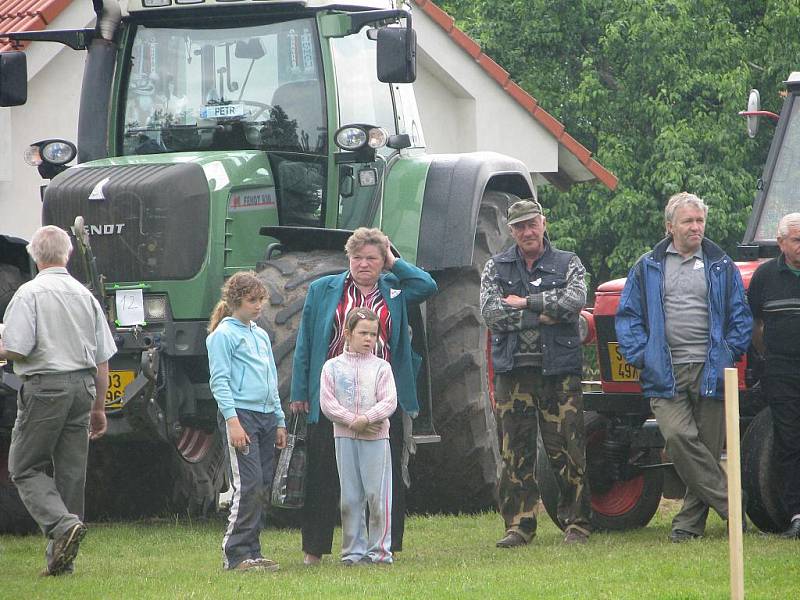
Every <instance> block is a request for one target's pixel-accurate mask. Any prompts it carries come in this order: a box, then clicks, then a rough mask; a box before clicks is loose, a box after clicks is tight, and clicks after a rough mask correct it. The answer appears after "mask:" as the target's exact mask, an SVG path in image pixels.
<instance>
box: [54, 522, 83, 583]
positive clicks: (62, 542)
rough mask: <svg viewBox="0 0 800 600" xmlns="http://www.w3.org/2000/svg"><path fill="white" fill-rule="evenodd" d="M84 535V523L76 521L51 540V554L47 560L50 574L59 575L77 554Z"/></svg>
mask: <svg viewBox="0 0 800 600" xmlns="http://www.w3.org/2000/svg"><path fill="white" fill-rule="evenodd" d="M85 535H86V525H84V524H83V523H76V524H75V525H73V526H72V527H70V528H69V529H67V531H66V533H64V535H62V536H61V537H60V538H58V539H57V540H55V542H53V554H52V556H51V557H50V558H49V559H48V561H47V572H48V574H50V575H61V574H62V573H64V572H65V571H67V568H68V566H69V565H70V564H71V563H72V561H73V560H75V557H76V556H78V548H79V547H80V545H81V540H82V539H83V537H84V536H85Z"/></svg>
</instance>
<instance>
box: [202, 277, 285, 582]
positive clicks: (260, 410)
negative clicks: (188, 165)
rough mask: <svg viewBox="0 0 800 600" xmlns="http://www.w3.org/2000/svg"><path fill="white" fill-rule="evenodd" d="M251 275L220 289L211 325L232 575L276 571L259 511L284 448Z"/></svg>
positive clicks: (257, 288)
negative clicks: (229, 494)
mask: <svg viewBox="0 0 800 600" xmlns="http://www.w3.org/2000/svg"><path fill="white" fill-rule="evenodd" d="M266 295H267V290H266V288H265V287H264V284H263V283H261V281H260V280H259V279H258V278H257V277H256V274H255V273H253V272H249V271H248V272H240V273H236V274H235V275H233V276H232V277H231V278H230V279H228V281H227V282H226V283H225V286H224V287H223V288H222V298H221V299H220V301H219V302H218V303H217V306H216V307H215V308H214V311H213V312H212V314H211V318H210V320H209V324H208V331H209V334H210V335H209V336H208V338H207V339H206V348H207V349H208V367H209V373H210V376H211V377H210V382H209V383H210V385H211V392H212V393H213V394H214V399H215V400H216V401H217V406H218V407H219V413H218V421H219V427H220V430H221V431H222V434H223V437H224V439H225V440H227V443H226V447H227V450H228V451H227V459H228V460H227V461H226V463H227V467H228V477H229V479H230V482H231V487H232V489H233V498H232V501H231V508H230V515H229V517H228V527H227V529H226V530H225V536H224V537H223V539H222V553H223V566H224V568H225V569H233V570H237V571H248V570H258V571H277V570H278V568H279V566H278V563H276V562H275V561H273V560H270V559H268V558H264V557H263V556H262V555H261V544H260V542H259V535H260V533H261V523H262V507H263V504H264V498H265V497H266V494H267V491H268V490H269V486H270V483H271V479H272V472H273V468H272V463H273V456H274V453H275V451H274V449H275V448H283V447H284V446H286V422H285V419H284V415H283V410H282V409H281V401H280V398H279V397H278V373H277V369H276V368H275V359H274V358H273V356H272V345H271V344H270V341H269V336H267V334H266V332H265V331H264V330H263V329H261V328H260V327H259V326H258V325H257V324H256V323H255V322H254V320H255V319H256V318H257V317H258V315H259V314H260V313H261V306H262V304H263V303H264V299H265V298H266Z"/></svg>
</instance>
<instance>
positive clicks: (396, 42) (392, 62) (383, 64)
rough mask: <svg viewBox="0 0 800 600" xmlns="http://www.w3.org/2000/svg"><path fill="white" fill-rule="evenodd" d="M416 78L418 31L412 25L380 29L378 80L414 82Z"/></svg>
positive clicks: (384, 81) (385, 81)
mask: <svg viewBox="0 0 800 600" xmlns="http://www.w3.org/2000/svg"><path fill="white" fill-rule="evenodd" d="M416 79H417V34H416V32H415V31H414V30H413V29H411V28H410V27H404V28H401V27H381V28H380V29H378V81H381V82H383V83H413V82H414V81H416Z"/></svg>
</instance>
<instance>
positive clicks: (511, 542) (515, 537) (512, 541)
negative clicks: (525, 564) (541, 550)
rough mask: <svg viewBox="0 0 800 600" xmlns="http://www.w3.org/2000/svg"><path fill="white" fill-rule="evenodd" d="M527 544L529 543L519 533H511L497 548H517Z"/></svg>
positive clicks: (498, 542) (498, 543)
mask: <svg viewBox="0 0 800 600" xmlns="http://www.w3.org/2000/svg"><path fill="white" fill-rule="evenodd" d="M527 544H528V541H527V540H526V539H525V538H524V537H522V534H521V533H519V532H517V531H509V532H508V533H506V535H505V536H504V537H503V538H502V539H500V540H498V541H497V543H496V544H495V546H497V547H498V548H517V547H519V546H525V545H527Z"/></svg>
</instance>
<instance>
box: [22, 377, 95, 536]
mask: <svg viewBox="0 0 800 600" xmlns="http://www.w3.org/2000/svg"><path fill="white" fill-rule="evenodd" d="M95 394H96V391H95V382H94V376H93V375H92V373H91V372H90V371H76V372H73V373H54V374H49V375H33V376H31V377H29V378H27V379H26V380H25V382H24V384H23V386H22V388H21V389H20V392H19V396H18V398H17V420H16V422H15V423H14V430H13V431H12V432H11V448H10V450H9V454H8V470H9V472H10V473H11V479H12V480H13V481H14V483H15V484H16V486H17V489H18V490H19V495H20V498H21V499H22V502H23V503H24V504H25V507H26V508H27V509H28V512H29V513H31V516H32V517H33V519H34V520H35V521H36V523H37V524H38V525H39V527H40V528H41V530H42V532H43V533H44V534H45V536H47V538H49V540H50V543H49V544H48V549H49V548H51V547H52V540H54V539H57V538H58V537H60V536H61V535H63V534H64V533H66V531H67V530H68V529H69V528H71V527H72V526H74V525H76V524H77V523H80V522H81V520H82V519H83V500H84V496H83V489H84V485H85V483H86V459H87V455H88V453H89V414H90V412H91V408H92V404H93V403H94V398H95ZM51 466H52V470H53V475H52V476H51V475H49V474H48V470H49V468H50V467H51Z"/></svg>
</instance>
